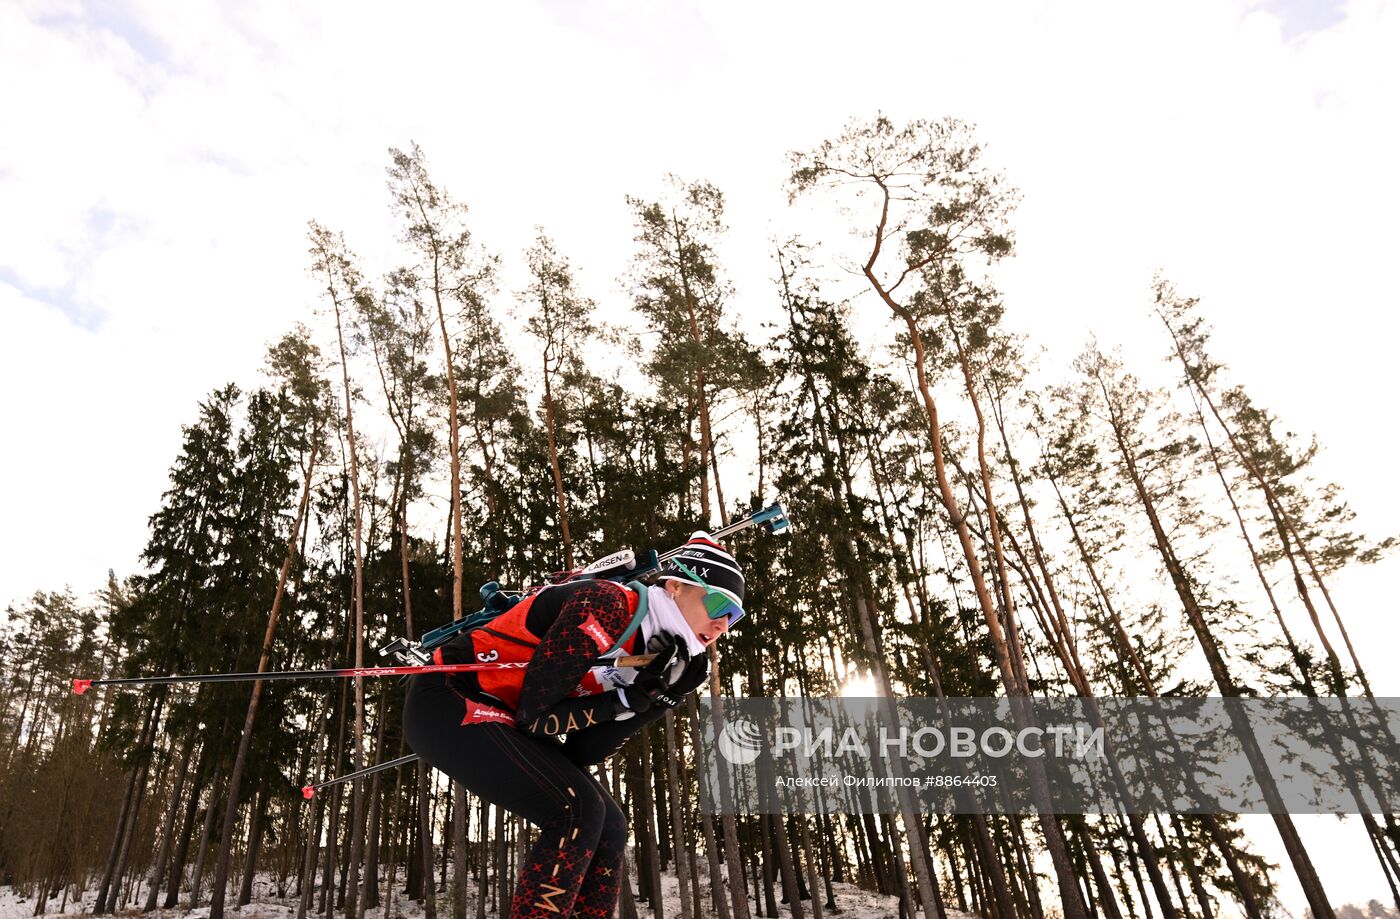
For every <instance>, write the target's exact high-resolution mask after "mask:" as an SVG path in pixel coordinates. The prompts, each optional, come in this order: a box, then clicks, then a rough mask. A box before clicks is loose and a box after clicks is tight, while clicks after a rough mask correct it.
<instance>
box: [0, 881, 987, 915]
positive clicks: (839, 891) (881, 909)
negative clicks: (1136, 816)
mask: <svg viewBox="0 0 1400 919" xmlns="http://www.w3.org/2000/svg"><path fill="white" fill-rule="evenodd" d="M706 883H708V882H706ZM661 886H662V895H663V896H662V898H663V901H664V904H665V914H666V916H667V919H679V917H680V915H681V910H680V899H679V896H678V893H677V892H678V889H679V885H678V882H677V880H676V877H675V875H673V874H663V875H662V878H661ZM834 887H835V890H836V905H837V907H838V908H839V909H840V916H841V919H897V917H898V916H899V900H898V898H896V897H891V896H881V895H880V894H877V893H873V892H871V891H868V890H861V889H860V888H858V887H855V886H853V885H851V884H836V885H834ZM255 889H256V890H257V891H258V893H257V895H255V896H254V898H253V902H252V903H250V904H248V905H247V906H244V907H242V908H241V909H238V910H236V911H232V915H234V916H237V917H238V919H294V917H295V916H296V912H297V901H296V898H295V897H291V896H288V897H286V898H285V899H280V900H279V899H278V898H277V897H276V889H275V887H273V885H271V884H268V883H261V882H260V883H258V884H256V885H255ZM383 889H385V887H384V886H383V885H381V890H383ZM95 896H96V892H95V890H88V891H87V893H86V895H85V897H84V902H82V903H78V902H75V901H74V900H73V899H72V897H71V896H70V897H69V899H68V903H67V906H66V908H65V909H64V911H63V912H62V913H60V912H59V910H58V905H59V903H60V902H61V900H62V895H60V896H59V897H56V898H54V899H52V900H50V901H49V903H48V908H47V910H46V912H45V915H49V916H56V915H66V916H79V915H87V913H88V908H89V907H91V905H92V902H93V899H94V898H95ZM205 900H206V901H207V900H208V897H206V898H205ZM438 902H439V904H442V902H443V901H442V899H441V897H440V898H439V900H438ZM749 902H750V907H751V908H753V901H752V900H750V901H749ZM823 902H825V901H824V900H823ZM803 906H804V908H805V910H804V911H805V913H806V915H807V916H809V917H810V916H811V915H812V910H811V904H810V901H804V902H803ZM779 910H780V912H781V914H782V915H783V916H788V915H790V913H789V912H788V910H787V908H786V907H785V906H782V905H781V904H780V905H779ZM638 912H639V914H640V916H641V919H649V917H650V916H651V910H650V909H649V908H648V907H647V906H646V904H642V903H639V904H638ZM32 915H34V899H33V898H32V897H27V898H20V897H19V896H18V895H17V894H16V893H15V891H14V889H13V888H10V887H0V919H29V917H30V916H32ZM117 915H118V916H127V917H134V916H140V915H141V913H140V911H139V909H127V910H124V911H119V912H118V913H117ZM150 915H151V916H152V917H158V919H208V916H209V907H208V906H207V905H206V906H202V907H200V908H199V909H193V910H192V909H167V910H156V911H155V912H153V913H151V914H150ZM439 915H440V916H441V915H442V910H441V906H439ZM475 915H476V903H475V901H470V902H468V904H467V916H468V917H474V916H475ZM488 915H492V916H493V915H494V914H491V913H488ZM753 915H755V916H757V915H758V911H757V909H756V908H755V909H754V912H753ZM365 916H366V919H385V917H384V910H383V908H382V907H381V908H378V909H371V910H366V912H365ZM422 916H423V911H422V909H420V908H419V906H418V904H417V903H414V902H412V901H410V900H408V899H406V898H404V897H403V896H401V895H400V896H398V897H396V898H395V902H394V906H393V914H392V916H390V917H389V919H422ZM948 919H975V917H972V916H968V915H967V914H965V913H959V912H957V911H956V910H949V912H948Z"/></svg>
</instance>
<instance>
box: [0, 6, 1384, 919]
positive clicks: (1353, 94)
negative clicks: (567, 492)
mask: <svg viewBox="0 0 1400 919" xmlns="http://www.w3.org/2000/svg"><path fill="white" fill-rule="evenodd" d="M1398 53H1400V3H1397V2H1380V0H1357V2H1333V0H1320V2H1306V0H1283V2H1278V0H1269V2H1260V0H1233V2H1229V0H1184V2H1172V3H1159V4H1153V5H1148V4H1123V3H1112V2H1097V3H1096V2H1082V3H1047V2H1020V3H1017V2H1007V3H999V4H952V3H913V2H907V3H889V2H868V3H864V4H861V5H859V6H858V7H857V6H852V5H851V4H847V3H842V4H836V3H826V2H806V3H800V4H796V3H787V2H768V3H752V2H721V0H715V2H705V3H693V2H680V0H676V2H665V3H625V2H619V0H581V2H566V0H543V2H516V3H510V4H447V3H427V2H404V3H398V4H394V5H393V7H392V10H391V9H390V7H387V6H383V5H372V4H355V3H336V4H329V3H322V4H306V3H285V2H280V0H279V2H239V3H227V4H218V3H211V2H204V0H182V2H181V3H178V4H171V3H160V2H154V0H132V2H92V3H65V2H63V0H46V2H42V3H31V2H27V0H0V483H3V484H4V491H3V498H0V512H2V513H3V518H4V519H5V521H6V523H7V525H6V526H4V527H0V559H3V563H2V564H0V604H5V603H8V602H11V601H16V600H19V599H21V598H22V597H24V596H26V595H27V594H29V593H31V592H33V591H34V590H38V589H44V590H54V589H61V588H62V587H63V586H64V585H71V586H72V587H73V589H74V590H75V591H78V592H79V593H84V592H87V591H91V590H93V589H95V588H96V587H98V586H100V585H101V584H102V583H103V581H104V580H105V577H106V572H107V570H108V569H109V568H110V569H115V570H116V571H117V573H118V574H119V575H126V574H130V573H132V572H134V571H136V570H137V569H138V566H139V554H140V550H141V547H142V545H143V542H144V539H145V535H146V533H145V526H146V519H147V517H148V516H149V515H150V514H151V513H152V512H153V511H154V510H155V508H156V506H157V503H158V501H159V496H160V494H161V492H162V490H163V489H164V487H165V484H166V479H165V476H166V470H167V469H168V467H169V464H170V462H171V460H172V459H173V458H174V456H175V453H176V451H177V449H178V446H179V441H180V426H181V425H182V424H184V423H188V422H189V421H191V420H192V419H193V418H194V414H195V407H196V404H197V402H198V400H200V399H201V398H202V397H203V396H204V395H205V394H207V393H208V392H209V391H210V390H211V389H213V388H214V387H216V386H218V385H221V384H223V383H225V382H227V381H236V382H238V383H240V384H243V385H255V384H256V383H257V380H258V378H257V369H258V367H259V366H260V365H261V363H262V358H263V352H264V350H265V348H266V346H267V344H268V343H269V342H270V341H272V340H273V339H275V338H276V337H278V336H279V335H280V334H282V333H283V332H284V331H286V330H287V329H288V328H289V327H290V326H291V324H292V323H293V322H295V321H298V320H304V319H307V318H309V316H310V310H311V307H312V304H313V303H314V301H315V297H316V291H315V289H314V285H313V284H312V283H311V281H310V280H309V278H308V277H307V275H306V271H305V268H306V264H307V258H306V254H305V250H306V243H305V226H306V221H307V220H308V219H311V218H315V219H317V220H319V221H321V222H322V223H324V224H326V225H328V226H330V227H332V228H336V229H340V230H343V231H344V232H345V234H346V236H347V239H348V241H349V243H350V245H351V247H352V248H354V249H355V250H356V251H357V252H359V253H360V254H361V255H362V256H364V259H365V262H366V264H367V265H370V266H378V267H380V268H381V269H382V268H383V267H387V266H388V260H389V258H390V255H391V253H392V251H393V248H394V238H393V232H394V230H393V225H392V222H391V219H390V215H389V211H388V200H387V194H386V193H385V185H384V181H385V180H384V167H385V165H386V164H387V161H388V156H387V150H388V148H389V147H391V146H393V147H403V146H406V145H407V144H409V143H410V142H411V141H417V142H418V143H420V144H421V145H422V146H423V148H424V149H425V151H426V153H427V156H428V158H429V163H430V166H431V168H432V172H433V175H434V178H435V179H436V180H438V181H439V182H441V183H442V184H444V185H446V186H447V187H448V189H449V190H450V191H451V193H452V194H453V195H454V196H455V197H456V198H458V199H459V200H462V201H465V202H466V203H468V205H469V206H470V207H471V222H472V226H473V228H474V230H475V232H476V234H477V237H478V238H479V239H480V240H481V241H482V242H483V243H484V244H485V245H486V246H487V247H488V248H490V249H491V250H492V251H494V252H497V253H500V254H501V256H502V258H503V262H504V273H503V282H502V286H503V288H504V289H505V291H506V292H507V293H508V292H509V291H511V290H519V289H520V288H521V287H523V284H524V282H523V280H522V279H521V272H522V270H523V269H522V259H521V253H522V252H523V251H524V249H525V248H526V247H527V246H528V245H529V244H530V242H531V240H532V238H533V236H534V233H535V227H536V225H543V226H544V227H545V228H546V229H547V231H548V232H549V233H550V234H551V235H552V236H553V237H554V238H555V239H556V242H557V244H558V247H559V249H560V251H562V252H563V253H565V254H566V255H567V256H568V257H569V258H570V259H571V261H572V262H573V263H574V265H575V266H576V267H577V269H578V273H579V283H580V285H581V286H582V287H583V288H584V289H585V290H586V291H587V292H588V293H590V294H591V295H592V296H594V297H595V298H596V299H597V300H598V301H599V303H600V305H601V307H602V309H603V311H604V313H605V315H610V316H614V317H622V316H624V315H625V303H626V296H625V293H624V289H623V287H622V286H621V284H620V282H619V278H620V277H621V275H622V274H623V273H624V271H625V270H626V267H627V263H628V260H629V258H630V256H631V251H632V242H631V240H632V235H633V233H632V225H631V218H630V215H629V213H628V210H627V207H626V205H625V202H624V196H625V195H627V194H634V195H655V194H656V193H658V192H659V191H660V189H661V187H662V177H663V175H664V174H665V173H668V172H670V173H676V174H678V175H680V176H683V177H686V178H691V179H696V178H704V179H707V180H709V181H711V182H714V183H715V184H716V185H718V186H719V187H720V188H721V189H722V190H723V191H724V192H725V194H726V200H727V217H728V222H729V225H730V227H731V230H730V232H729V234H728V236H727V238H726V241H725V244H724V249H723V251H722V253H721V255H722V258H723V264H724V265H725V268H726V270H727V272H728V274H729V277H730V279H731V280H732V281H733V283H734V285H735V291H736V293H735V297H734V302H733V303H732V308H733V310H734V312H735V314H736V315H739V316H741V317H744V321H746V322H750V323H756V322H757V321H758V319H759V318H761V317H762V316H763V315H764V314H765V311H766V310H768V309H769V308H770V307H771V302H772V283H771V280H770V277H771V273H772V272H771V263H770V258H769V253H771V251H772V240H773V239H775V238H777V239H781V238H786V237H787V236H790V235H792V234H794V233H801V234H802V235H803V236H804V238H807V239H808V240H810V241H812V242H818V243H820V244H821V245H822V246H823V247H824V248H823V251H824V252H827V253H830V255H831V256H832V258H833V259H835V258H836V256H837V255H839V254H840V253H845V252H849V251H851V245H852V241H851V239H850V238H849V236H847V235H846V231H845V229H844V225H843V224H842V223H841V222H840V221H839V220H838V219H834V218H833V217H832V216H831V215H830V214H829V213H826V214H823V213H822V212H821V209H820V208H819V207H818V206H817V205H815V204H810V203H800V204H799V205H798V206H796V207H790V206H789V205H788V203H787V200H786V196H785V193H784V191H783V180H784V178H785V174H786V167H787V156H786V155H787V152H788V151H790V150H793V149H801V148H806V147H810V146H812V145H815V144H816V143H818V142H819V141H821V140H822V139H823V138H825V137H828V136H830V135H833V134H835V133H836V132H837V131H838V130H839V129H840V128H841V126H842V125H843V124H844V123H845V122H846V121H847V120H848V119H850V118H869V117H870V116H872V115H873V114H874V113H875V112H877V111H883V112H884V113H886V114H887V115H889V116H890V117H891V118H893V119H894V120H896V121H904V120H908V119H911V118H939V117H943V116H946V115H951V116H956V117H959V118H963V119H965V120H968V121H970V122H973V123H974V124H976V125H977V129H978V135H979V137H980V138H981V139H982V140H983V142H984V145H985V148H986V157H987V161H988V162H989V163H990V164H992V165H995V166H997V167H999V168H1001V169H1003V170H1004V171H1005V172H1006V174H1007V176H1008V179H1009V181H1010V182H1011V183H1012V184H1013V185H1015V186H1016V187H1017V188H1018V189H1019V190H1020V193H1021V196H1022V199H1021V204H1020V206H1019V208H1018V210H1017V212H1016V214H1015V216H1014V227H1015V230H1016V250H1017V251H1016V255H1015V256H1014V257H1013V258H1011V259H1009V260H1007V261H1006V262H1005V263H1004V264H1003V265H1001V266H999V267H998V268H997V269H996V274H995V280H996V283H997V284H998V286H999V287H1000V289H1001V290H1002V291H1003V293H1004V295H1005V300H1006V304H1007V321H1008V323H1009V324H1010V325H1012V326H1014V327H1016V328H1018V329H1021V330H1023V331H1025V332H1026V333H1027V334H1028V335H1029V336H1030V337H1031V339H1032V341H1033V342H1034V343H1035V344H1037V345H1039V346H1041V347H1043V348H1044V349H1045V355H1044V361H1045V362H1046V364H1047V365H1048V366H1049V367H1051V368H1056V367H1058V368H1067V367H1068V365H1069V363H1070V361H1071V360H1072V359H1073V357H1074V355H1075V354H1077V353H1078V351H1079V350H1080V348H1081V347H1082V346H1083V344H1084V342H1085V340H1086V338H1087V337H1088V335H1089V334H1090V333H1091V332H1092V333H1094V334H1096V335H1097V336H1098V338H1099V340H1100V341H1101V342H1103V343H1105V344H1106V345H1120V346H1121V347H1122V348H1123V349H1124V352H1125V354H1126V355H1127V356H1128V359H1129V363H1130V365H1131V366H1134V367H1158V366H1160V372H1161V373H1162V375H1163V376H1162V379H1164V380H1165V379H1166V374H1167V373H1169V368H1167V367H1166V366H1165V365H1161V364H1160V360H1159V358H1160V357H1161V354H1162V350H1163V349H1162V344H1161V340H1160V335H1159V333H1158V331H1157V329H1156V328H1155V327H1154V326H1153V324H1152V323H1153V320H1152V319H1151V317H1150V315H1149V312H1148V307H1149V304H1150V285H1151V281H1152V277H1153V275H1154V273H1155V272H1157V271H1159V270H1160V271H1162V272H1163V273H1164V274H1165V275H1166V276H1167V277H1169V278H1170V279H1172V280H1173V281H1174V282H1175V283H1176V285H1177V287H1178V289H1179V290H1181V291H1182V292H1183V293H1186V294H1190V295H1193V296H1198V297H1200V298H1201V299H1202V302H1203V304H1204V306H1205V308H1206V310H1207V312H1208V313H1209V315H1210V317H1211V319H1212V321H1213V322H1214V324H1215V326H1216V329H1217V332H1216V339H1215V351H1216V353H1217V354H1218V356H1220V357H1222V358H1224V359H1225V360H1226V362H1227V363H1229V364H1230V366H1231V372H1232V374H1234V375H1235V377H1236V378H1238V379H1240V380H1243V381H1246V382H1247V383H1248V385H1249V387H1250V389H1251V392H1252V394H1253V395H1254V396H1255V398H1256V399H1257V400H1258V401H1260V402H1262V403H1263V404H1265V405H1268V406H1269V407H1271V408H1272V409H1273V410H1274V411H1275V412H1277V413H1279V414H1280V415H1281V416H1282V417H1283V418H1284V419H1286V420H1287V421H1288V422H1289V425H1290V426H1291V427H1292V428H1293V429H1294V430H1297V431H1299V432H1300V433H1304V434H1309V433H1315V434H1316V435H1317V436H1318V437H1319V439H1320V441H1321V442H1322V443H1323V444H1324V446H1325V447H1326V450H1325V452H1324V454H1323V455H1322V457H1321V458H1320V460H1319V463H1318V466H1319V471H1320V472H1321V473H1322V474H1323V475H1324V476H1326V477H1327V478H1330V479H1335V480H1337V481H1340V482H1342V483H1344V485H1345V487H1346V490H1347V495H1348V496H1349V498H1350V499H1351V501H1352V504H1353V506H1354V507H1356V508H1357V509H1358V511H1359V512H1360V523H1361V525H1362V526H1363V527H1364V528H1365V529H1367V530H1368V531H1369V532H1371V533H1373V534H1377V535H1379V534H1384V533H1387V532H1390V533H1393V532H1396V531H1397V530H1400V527H1398V526H1397V522H1400V496H1398V495H1397V489H1396V488H1395V486H1394V473H1393V469H1394V468H1395V460H1394V454H1395V449H1396V447H1397V446H1400V443H1397V441H1400V438H1397V436H1396V434H1395V431H1394V427H1393V425H1394V420H1393V419H1394V416H1395V412H1394V410H1393V408H1391V407H1390V406H1389V402H1390V400H1391V398H1392V397H1393V396H1394V394H1395V392H1396V390H1397V385H1396V384H1397V373H1396V363H1395V358H1394V353H1395V348H1396V342H1397V336H1398V333H1400V319H1397V310H1396V306H1397V303H1396V300H1397V294H1396V285H1395V282H1394V275H1393V267H1392V266H1393V265H1394V261H1395V255H1394V253H1395V252H1396V250H1397V243H1400V238H1398V237H1400V232H1397V230H1396V224H1395V220H1394V215H1395V214H1397V213H1400V177H1397V170H1396V168H1395V165H1394V164H1395V163H1397V162H1400V139H1398V138H1400V133H1397V130H1396V127H1397V125H1396V115H1395V113H1396V112H1397V111H1400V68H1396V67H1395V66H1394V63H1393V62H1394V60H1395V58H1396V56H1397V54H1398ZM828 211H829V209H828ZM834 283H835V284H836V285H837V286H838V287H840V286H841V285H844V286H845V288H846V289H847V292H848V293H850V294H852V295H855V294H857V292H858V290H859V286H858V285H857V284H856V283H855V279H852V278H850V277H843V276H839V275H838V276H837V277H836V280H835V282H834ZM855 309H856V310H857V315H858V316H859V317H861V318H862V320H863V321H866V320H868V322H869V323H870V324H872V325H874V326H880V325H883V324H884V323H885V322H886V317H885V315H884V313H883V312H882V309H883V308H882V307H880V306H879V305H878V304H875V303H872V302H870V301H869V300H868V299H866V298H864V297H857V299H856V300H855ZM1387 418H1390V419H1391V420H1390V421H1387V420H1386V419H1387ZM1398 574H1400V563H1397V562H1396V561H1395V560H1394V559H1392V560H1390V561H1388V562H1385V563H1383V564H1382V565H1379V566H1376V567H1374V568H1371V569H1367V570H1364V571H1359V572H1355V573H1351V574H1348V575H1347V576H1345V577H1344V578H1343V579H1342V581H1341V582H1340V583H1339V584H1338V589H1337V594H1338V600H1339V602H1340V603H1341V604H1343V605H1344V607H1345V608H1346V609H1347V610H1348V611H1349V612H1348V615H1349V617H1350V621H1351V623H1352V626H1353V629H1354V631H1355V633H1356V637H1357V638H1358V644H1359V646H1360V647H1361V650H1362V655H1363V662H1369V665H1370V666H1371V667H1372V669H1373V671H1374V673H1375V676H1376V682H1377V683H1378V684H1379V688H1380V689H1381V691H1383V692H1387V693H1389V694H1400V676H1397V675H1395V674H1396V671H1394V670H1391V671H1390V672H1387V665H1388V661H1386V660H1385V659H1384V658H1383V657H1382V656H1381V655H1382V652H1384V650H1385V649H1386V648H1388V647H1389V648H1393V647H1396V646H1397V645H1398V644H1400V627H1397V626H1396V624H1395V623H1396V622H1397V620H1400V604H1398V603H1397V601H1396V599H1395V596H1396V594H1395V591H1394V589H1393V588H1394V585H1395V583H1396V581H1397V575H1398ZM1309 827H1310V829H1308V830H1307V832H1309V833H1315V834H1317V835H1316V836H1315V838H1316V839H1317V840H1319V843H1320V844H1319V848H1320V849H1321V850H1322V851H1321V852H1320V853H1319V856H1318V857H1319V861H1321V862H1322V865H1321V867H1322V870H1323V872H1324V881H1326V882H1327V883H1328V884H1329V886H1330V887H1331V888H1332V889H1333V890H1334V896H1336V897H1337V898H1338V899H1339V901H1340V900H1344V899H1351V900H1359V901H1361V902H1364V901H1365V900H1366V899H1369V898H1370V897H1372V896H1377V897H1379V896H1381V894H1382V891H1383V887H1382V884H1381V881H1380V878H1379V876H1378V874H1376V873H1375V870H1374V868H1370V867H1369V864H1370V863H1369V862H1368V860H1369V858H1370V856H1369V854H1368V853H1367V851H1366V847H1365V846H1364V842H1363V843H1362V845H1361V847H1360V849H1359V850H1358V849H1357V848H1355V847H1349V846H1350V842H1348V840H1351V841H1354V840H1355V839H1358V838H1359V834H1358V833H1357V832H1355V831H1347V832H1342V831H1341V830H1338V829H1337V828H1336V827H1335V822H1334V821H1322V820H1315V821H1313V822H1312V823H1311V824H1309ZM1267 837H1269V833H1268V830H1267V827H1265V828H1264V829H1263V830H1261V831H1260V833H1259V834H1258V838H1259V840H1260V845H1261V846H1264V847H1267V846H1268V845H1269V844H1270V842H1269V839H1268V838H1267ZM1272 845H1273V848H1272V850H1271V851H1272V852H1273V853H1274V854H1273V857H1274V858H1275V860H1279V861H1282V852H1281V850H1280V849H1278V847H1277V841H1276V840H1273V841H1272ZM1358 852H1359V856H1358V855H1357V853H1358ZM1368 872H1370V873H1368ZM1287 877H1288V873H1287V871H1286V870H1285V871H1283V872H1280V878H1281V879H1284V880H1285V881H1287ZM1285 891H1286V902H1288V903H1289V904H1290V905H1291V906H1294V908H1295V911H1298V912H1299V913H1301V908H1300V907H1298V906H1296V904H1298V903H1300V902H1301V897H1299V896H1298V895H1297V892H1296V885H1294V889H1293V890H1291V891H1289V890H1288V889H1287V887H1285Z"/></svg>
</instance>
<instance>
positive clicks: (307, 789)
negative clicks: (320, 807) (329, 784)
mask: <svg viewBox="0 0 1400 919" xmlns="http://www.w3.org/2000/svg"><path fill="white" fill-rule="evenodd" d="M301 796H302V797H303V798H305V799H306V800H308V801H310V800H311V799H312V798H314V797H316V786H315V785H303V786H301Z"/></svg>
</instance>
